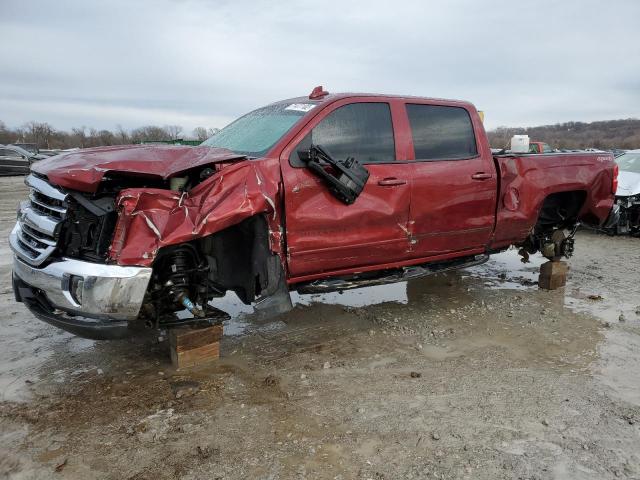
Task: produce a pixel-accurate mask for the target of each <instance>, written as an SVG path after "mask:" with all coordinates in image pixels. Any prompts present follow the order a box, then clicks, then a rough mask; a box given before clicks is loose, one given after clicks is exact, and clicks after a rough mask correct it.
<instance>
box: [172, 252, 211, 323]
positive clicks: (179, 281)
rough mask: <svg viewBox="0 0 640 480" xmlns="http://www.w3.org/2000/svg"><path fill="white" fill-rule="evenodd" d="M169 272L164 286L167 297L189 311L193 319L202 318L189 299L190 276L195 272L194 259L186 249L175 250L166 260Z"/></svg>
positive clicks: (201, 314) (198, 309)
mask: <svg viewBox="0 0 640 480" xmlns="http://www.w3.org/2000/svg"><path fill="white" fill-rule="evenodd" d="M168 267H169V272H168V274H167V276H166V281H165V282H164V286H165V287H167V288H168V293H169V296H170V297H171V298H172V299H173V301H174V302H176V303H179V304H180V305H182V306H183V307H184V308H186V309H187V310H189V312H191V314H193V316H195V317H203V316H204V312H203V311H202V310H201V309H200V308H198V307H196V305H195V304H194V303H193V301H192V300H191V299H190V298H189V287H190V283H191V282H190V280H191V274H192V273H193V272H194V271H195V269H196V268H195V265H194V258H193V255H192V254H191V252H189V251H188V250H187V249H184V248H181V249H177V250H175V251H174V252H172V253H171V256H170V258H169V259H168Z"/></svg>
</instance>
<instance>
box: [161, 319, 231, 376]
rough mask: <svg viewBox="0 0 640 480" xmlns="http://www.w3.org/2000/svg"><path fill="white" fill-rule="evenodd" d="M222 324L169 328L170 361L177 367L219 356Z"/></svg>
mask: <svg viewBox="0 0 640 480" xmlns="http://www.w3.org/2000/svg"><path fill="white" fill-rule="evenodd" d="M221 339H222V325H214V326H212V327H205V328H188V327H187V328H174V329H171V330H169V348H170V350H171V362H172V363H173V365H174V366H175V367H177V368H182V367H191V366H194V365H199V364H201V363H206V362H211V361H213V360H217V359H218V358H220V340H221Z"/></svg>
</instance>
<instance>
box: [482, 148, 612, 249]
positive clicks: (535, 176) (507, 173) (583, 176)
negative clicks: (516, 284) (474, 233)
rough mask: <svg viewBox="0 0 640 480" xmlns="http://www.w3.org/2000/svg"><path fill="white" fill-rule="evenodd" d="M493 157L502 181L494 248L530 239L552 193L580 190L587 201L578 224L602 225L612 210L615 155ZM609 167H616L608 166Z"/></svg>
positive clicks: (505, 155) (509, 155) (492, 245)
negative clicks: (544, 203)
mask: <svg viewBox="0 0 640 480" xmlns="http://www.w3.org/2000/svg"><path fill="white" fill-rule="evenodd" d="M493 158H494V162H495V165H496V170H497V171H498V177H499V179H500V181H499V186H498V188H499V192H498V202H497V206H496V227H495V230H494V235H493V240H492V243H491V247H492V248H500V247H503V246H507V245H510V244H511V243H514V242H517V241H520V240H522V239H523V238H525V237H526V236H527V235H528V234H529V232H531V230H532V229H533V228H534V226H535V222H536V219H538V217H539V215H538V214H539V212H540V209H541V207H542V205H543V202H544V201H545V199H546V198H547V197H548V196H549V195H551V194H556V195H557V194H559V193H560V194H561V193H562V192H566V193H567V194H569V192H575V195H577V196H579V197H582V198H581V199H582V203H581V207H580V210H579V213H578V220H579V221H581V222H583V223H585V224H588V225H594V226H599V225H601V223H602V221H603V219H606V218H607V215H608V212H609V211H610V210H611V207H612V205H613V197H612V196H611V189H612V184H613V165H614V161H613V155H612V154H609V153H587V152H584V153H583V152H580V153H548V154H503V155H494V156H493ZM607 164H609V165H610V167H611V168H603V166H606V165H607Z"/></svg>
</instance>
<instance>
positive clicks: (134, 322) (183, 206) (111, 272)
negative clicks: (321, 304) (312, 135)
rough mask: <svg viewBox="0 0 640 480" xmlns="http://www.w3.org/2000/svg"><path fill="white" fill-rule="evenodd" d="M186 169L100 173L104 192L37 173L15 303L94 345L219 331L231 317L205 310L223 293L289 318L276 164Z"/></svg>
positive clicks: (18, 259) (16, 238)
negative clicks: (144, 335) (169, 332)
mask: <svg viewBox="0 0 640 480" xmlns="http://www.w3.org/2000/svg"><path fill="white" fill-rule="evenodd" d="M194 150H195V149H194ZM206 150H211V149H206ZM227 153H228V152H227ZM235 157H238V156H237V155H236V156H235ZM209 160H211V159H209ZM194 164H195V167H193V165H194ZM189 165H190V166H191V167H192V168H189V169H187V170H184V171H173V172H165V173H166V174H167V175H166V177H163V176H162V175H157V174H154V173H153V171H149V172H123V171H120V172H118V171H111V170H108V169H104V171H99V181H98V182H97V183H96V182H95V179H96V173H95V170H96V169H94V171H93V172H91V175H89V173H87V172H85V171H82V172H73V173H75V175H74V174H73V173H72V171H71V170H69V171H68V173H71V174H70V175H69V176H68V177H64V180H60V179H61V178H63V177H62V176H60V175H59V172H47V171H46V168H44V169H43V171H42V172H34V173H32V174H31V175H30V176H29V177H27V180H26V183H27V185H28V186H29V187H30V189H31V191H30V197H29V200H27V201H25V202H23V203H22V204H21V207H20V211H19V213H18V222H17V224H16V226H15V228H14V230H13V231H12V233H11V235H10V245H11V248H12V250H13V252H14V269H13V283H14V291H15V295H16V299H17V300H18V301H21V302H24V303H25V305H27V307H28V308H29V309H30V310H31V311H32V312H33V313H34V315H35V316H37V317H38V318H40V319H42V320H45V321H47V322H49V323H51V324H53V325H55V326H57V327H60V328H63V329H65V330H68V331H70V332H72V333H75V334H77V335H80V336H84V337H88V338H95V339H111V338H122V337H126V336H128V335H131V334H132V333H133V331H134V330H136V329H137V328H142V327H144V326H146V327H155V328H171V327H175V326H183V325H187V324H194V323H196V324H203V323H204V324H212V323H218V322H220V321H222V320H224V319H225V318H227V316H226V314H225V313H224V312H221V311H219V310H217V309H215V308H213V307H212V306H211V305H210V302H211V300H213V299H215V298H218V297H221V296H223V295H224V294H225V293H226V292H227V291H233V292H235V293H236V294H237V295H238V296H239V297H240V299H241V300H242V301H243V302H245V303H254V302H257V304H256V306H257V308H258V309H260V307H262V309H263V311H265V312H268V313H278V312H281V311H286V310H288V309H289V308H291V303H290V299H289V294H288V289H287V286H286V280H285V272H284V263H283V259H282V258H281V254H282V233H281V229H280V223H279V222H280V212H279V207H278V206H279V204H280V200H279V178H280V177H279V175H280V172H279V164H278V162H277V161H275V160H269V159H263V160H251V161H249V160H247V159H246V158H244V157H240V158H230V156H229V155H228V154H225V155H223V158H222V160H221V161H219V162H215V161H209V162H190V163H189ZM88 170H89V169H87V171H88ZM141 170H142V169H141ZM85 174H86V175H85ZM83 175H84V177H83ZM51 178H57V179H58V180H60V181H59V182H58V183H55V184H54V183H53V182H52V181H51ZM87 179H89V180H90V181H91V182H90V183H89V181H88V180H87ZM82 181H85V182H86V183H85V184H82ZM61 183H65V184H66V186H61V185H60V184H61ZM74 187H76V188H74Z"/></svg>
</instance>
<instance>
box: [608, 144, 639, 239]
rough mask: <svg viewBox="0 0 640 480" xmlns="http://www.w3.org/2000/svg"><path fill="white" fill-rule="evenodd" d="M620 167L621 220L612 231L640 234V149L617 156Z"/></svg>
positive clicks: (617, 202) (618, 203) (617, 194)
mask: <svg viewBox="0 0 640 480" xmlns="http://www.w3.org/2000/svg"><path fill="white" fill-rule="evenodd" d="M615 161H616V163H617V164H618V168H619V169H620V173H619V176H618V191H617V192H616V204H617V205H618V206H619V208H620V221H619V222H618V224H617V225H616V226H615V227H613V229H612V230H615V231H612V232H611V233H614V234H619V235H623V234H631V235H640V149H639V150H629V151H628V152H626V153H624V154H622V155H620V156H619V157H616V159H615Z"/></svg>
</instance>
